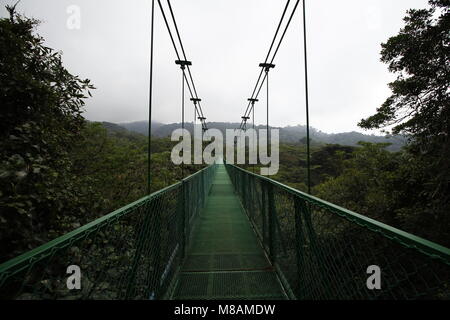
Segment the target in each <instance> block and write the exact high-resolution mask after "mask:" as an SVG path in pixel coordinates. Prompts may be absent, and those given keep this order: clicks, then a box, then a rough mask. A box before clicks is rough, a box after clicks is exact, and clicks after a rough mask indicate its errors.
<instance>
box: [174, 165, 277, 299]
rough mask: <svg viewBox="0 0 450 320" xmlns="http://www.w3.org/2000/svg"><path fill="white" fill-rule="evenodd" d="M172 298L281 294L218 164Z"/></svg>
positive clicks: (246, 296)
mask: <svg viewBox="0 0 450 320" xmlns="http://www.w3.org/2000/svg"><path fill="white" fill-rule="evenodd" d="M194 228H195V229H194V232H192V234H193V236H192V239H191V241H190V246H189V248H188V251H187V256H186V260H185V263H184V264H183V266H182V270H181V274H180V277H179V280H178V284H177V287H176V290H175V293H174V297H173V298H174V299H284V298H285V295H284V293H283V290H282V287H281V285H280V282H279V281H278V278H277V275H276V273H275V271H274V270H273V268H272V266H271V265H270V263H269V261H268V259H267V257H266V255H265V253H264V251H263V249H262V247H261V245H260V244H259V242H258V240H257V238H256V235H255V233H254V231H253V229H252V226H251V224H250V222H249V220H248V218H247V216H246V214H245V212H244V210H243V208H242V206H241V203H240V201H239V199H238V197H237V195H236V194H235V193H234V189H233V185H232V184H231V180H230V178H229V176H228V174H227V172H226V170H225V166H224V165H219V166H218V169H217V173H216V176H215V178H214V181H213V185H212V188H211V191H210V194H209V197H208V200H207V202H206V207H205V209H204V210H203V211H202V213H201V215H200V216H199V217H198V220H197V222H196V226H195V227H194Z"/></svg>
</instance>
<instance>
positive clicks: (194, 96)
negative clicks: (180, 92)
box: [158, 0, 206, 128]
mask: <svg viewBox="0 0 450 320" xmlns="http://www.w3.org/2000/svg"><path fill="white" fill-rule="evenodd" d="M168 4H169V10H170V11H171V16H172V19H173V22H174V26H175V29H176V33H177V37H178V40H179V42H180V47H181V51H182V54H183V57H184V59H185V60H186V53H185V51H184V46H183V43H182V42H181V37H180V35H179V31H178V26H177V24H176V21H175V16H174V14H173V10H172V7H171V5H170V2H169V1H168ZM158 5H159V8H160V10H161V14H162V16H163V19H164V23H165V25H166V28H167V31H168V32H169V36H170V40H171V42H172V46H173V48H174V50H175V54H176V56H177V59H178V60H181V58H180V54H179V51H178V48H177V45H176V44H175V39H174V36H173V34H172V30H171V28H170V25H169V22H168V19H167V16H166V14H165V11H164V8H163V6H162V4H161V0H158ZM187 68H188V74H189V75H190V79H191V82H192V88H193V89H194V91H192V89H191V85H190V83H189V80H188V78H187V77H186V74H185V73H184V72H183V77H184V79H185V80H186V85H187V87H188V90H189V93H190V96H191V98H196V99H198V95H197V93H196V89H195V84H194V82H193V78H192V74H191V72H190V69H189V66H187ZM194 93H195V94H194ZM199 109H200V110H197V106H195V112H196V113H197V114H198V115H199V116H200V117H201V118H204V115H203V110H201V106H200V105H199ZM203 126H204V128H206V123H202V127H203Z"/></svg>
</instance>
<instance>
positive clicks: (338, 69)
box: [0, 0, 427, 133]
mask: <svg viewBox="0 0 450 320" xmlns="http://www.w3.org/2000/svg"><path fill="white" fill-rule="evenodd" d="M163 2H164V1H163ZM0 3H1V8H0V15H1V16H5V15H6V10H5V9H4V6H5V4H13V3H15V0H13V1H10V0H7V1H6V0H0ZM294 3H295V1H294V0H292V1H291V5H292V6H293V4H294ZM171 4H172V7H173V9H174V12H175V16H176V19H177V22H178V26H179V28H180V32H181V37H182V40H183V43H184V46H185V49H186V54H187V56H188V59H189V60H192V62H193V66H192V69H191V70H192V72H193V76H194V80H195V82H196V86H197V90H198V93H199V96H200V97H201V98H202V100H203V101H202V107H203V109H204V113H205V116H206V117H207V118H208V119H207V121H226V122H239V121H240V117H241V116H242V115H243V112H244V109H245V107H246V100H247V98H248V97H249V96H250V94H251V91H252V90H253V86H254V85H255V82H256V78H257V76H258V73H259V68H258V64H259V63H260V62H263V60H264V58H265V55H266V53H267V50H268V48H269V45H270V42H271V40H272V37H273V34H274V32H275V29H276V26H277V23H278V20H279V18H280V16H281V13H282V10H283V8H284V5H285V1H276V0H172V1H171ZM69 5H77V6H79V8H80V9H81V29H79V30H70V29H69V28H67V19H68V17H69V14H68V13H67V12H66V10H67V7H68V6H69ZM426 6H427V1H426V0H395V1H393V0H341V1H336V0H309V1H307V23H308V33H309V34H308V58H309V75H310V78H309V79H310V117H311V125H312V126H313V127H316V128H318V129H320V130H322V131H325V132H330V133H331V132H343V131H352V130H356V131H362V130H361V129H359V128H358V127H357V123H358V121H359V120H360V119H362V118H364V117H366V116H369V115H371V114H373V113H374V112H375V109H376V108H377V107H378V106H380V105H381V104H382V103H383V102H384V100H385V99H386V98H387V97H388V96H389V89H388V87H387V83H388V82H390V81H392V80H393V79H394V77H393V75H392V74H389V73H388V71H387V66H386V65H384V64H382V63H381V62H380V54H379V52H380V50H381V46H380V44H381V43H382V42H385V41H386V40H387V39H388V38H389V37H390V36H393V35H396V34H397V33H398V31H399V29H400V28H401V27H402V26H403V21H402V19H403V17H404V16H405V13H406V10H407V9H409V8H424V7H426ZM155 8H156V14H155V16H156V21H155V26H156V30H155V58H154V59H155V60H154V61H155V65H154V66H155V67H154V103H153V106H154V107H153V119H154V120H157V121H161V122H165V123H169V122H179V121H180V120H181V111H180V108H181V107H180V99H181V97H180V95H181V92H180V86H181V78H180V77H181V76H180V69H179V67H178V66H176V65H175V64H174V60H175V58H176V57H175V53H174V50H173V49H172V46H171V42H170V38H169V35H168V33H167V30H166V28H165V25H164V22H163V20H162V17H161V14H160V12H159V7H158V6H157V3H156V4H155ZM300 9H301V5H299V8H298V9H297V12H296V14H295V16H294V19H293V21H292V23H291V26H290V29H289V31H288V33H287V35H286V38H285V40H284V42H283V44H282V46H281V49H280V51H279V53H278V56H277V58H276V60H275V62H274V63H275V64H276V68H275V69H274V70H273V71H271V73H270V105H271V111H270V119H271V120H270V121H271V125H274V126H285V125H296V124H304V123H305V111H304V100H305V99H304V83H303V47H302V42H303V40H302V20H301V10H300ZM18 11H19V12H22V13H25V15H27V16H32V17H35V18H37V19H39V20H41V21H42V22H43V23H42V24H41V26H40V27H39V28H38V33H39V34H40V35H42V36H43V37H44V38H45V39H46V41H47V45H48V46H50V47H52V48H54V49H57V50H61V51H62V52H63V60H64V63H65V65H66V67H67V68H68V70H69V71H70V72H72V73H74V74H78V75H80V77H82V78H90V79H91V80H92V82H93V84H94V85H95V86H96V87H97V88H98V89H97V90H95V91H94V92H93V98H91V99H90V100H88V101H87V107H86V113H85V116H86V117H87V118H88V119H90V120H104V121H111V122H125V121H134V120H144V119H147V118H148V78H149V76H148V75H149V71H148V70H149V48H150V36H149V35H150V13H151V1H150V0H145V1H144V0H127V1H119V0H116V1H114V0H70V1H66V0H39V1H36V0H22V1H21V2H20V4H19V5H18ZM167 14H168V12H167ZM263 92H265V91H263ZM186 117H187V119H188V121H192V120H191V119H192V118H193V107H192V105H191V104H190V102H189V103H188V104H187V112H186ZM264 121H265V93H262V95H261V96H260V103H259V104H258V105H257V107H256V122H257V123H262V122H264Z"/></svg>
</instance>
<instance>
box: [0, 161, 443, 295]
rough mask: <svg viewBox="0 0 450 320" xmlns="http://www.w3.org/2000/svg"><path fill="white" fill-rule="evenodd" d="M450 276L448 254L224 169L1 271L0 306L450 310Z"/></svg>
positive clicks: (93, 224)
mask: <svg viewBox="0 0 450 320" xmlns="http://www.w3.org/2000/svg"><path fill="white" fill-rule="evenodd" d="M73 265H75V266H78V267H79V269H80V271H81V282H80V283H81V284H80V288H79V289H69V287H68V285H67V284H68V283H69V282H70V281H72V280H70V279H71V278H70V277H71V273H70V272H69V273H68V271H67V270H68V267H69V266H73ZM374 265H375V266H378V267H379V268H380V270H381V289H376V290H373V288H369V287H368V286H367V280H368V278H369V276H370V274H368V273H367V270H368V268H369V266H374ZM449 271H450V250H449V249H448V248H445V247H442V246H440V245H438V244H436V243H433V242H430V241H427V240H425V239H422V238H419V237H417V236H415V235H412V234H409V233H407V232H404V231H402V230H398V229H395V228H393V227H391V226H388V225H385V224H383V223H380V222H378V221H376V220H373V219H370V218H368V217H365V216H363V215H360V214H358V213H355V212H352V211H350V210H347V209H344V208H341V207H339V206H337V205H334V204H332V203H329V202H326V201H324V200H321V199H319V198H316V197H313V196H311V195H309V194H306V193H303V192H300V191H298V190H295V189H292V188H290V187H288V186H285V185H283V184H280V183H278V182H276V181H274V180H271V179H269V178H267V177H263V176H260V175H257V174H254V173H251V172H249V171H246V170H244V169H242V168H240V167H237V166H234V165H230V164H227V163H225V164H214V165H211V166H209V167H207V168H205V169H203V170H200V171H199V172H197V173H195V174H193V175H192V176H190V177H187V178H185V179H183V180H182V181H180V182H178V183H176V184H174V185H171V186H169V187H167V188H164V189H162V190H160V191H158V192H155V193H153V194H151V195H148V196H146V197H144V198H142V199H139V200H137V201H135V202H133V203H130V204H128V205H126V206H125V207H123V208H120V209H118V210H116V211H114V212H111V213H109V214H107V215H105V216H103V217H101V218H99V219H97V220H95V221H92V222H91V223H88V224H86V225H84V226H82V227H80V228H78V229H76V230H73V231H72V232H69V233H67V234H65V235H63V236H61V237H59V238H57V239H54V240H52V241H50V242H48V243H46V244H44V245H42V246H40V247H38V248H35V249H33V250H31V251H29V252H26V253H24V254H22V255H20V256H18V257H16V258H14V259H11V260H9V261H6V262H4V263H3V264H0V299H144V300H149V299H150V300H154V299H299V300H301V299H306V300H329V299H346V300H348V299H450V289H449V288H450V272H449Z"/></svg>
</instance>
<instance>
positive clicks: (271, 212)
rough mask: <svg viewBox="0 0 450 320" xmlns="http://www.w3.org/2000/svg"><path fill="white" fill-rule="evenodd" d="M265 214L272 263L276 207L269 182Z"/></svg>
mask: <svg viewBox="0 0 450 320" xmlns="http://www.w3.org/2000/svg"><path fill="white" fill-rule="evenodd" d="M266 189H267V209H268V210H267V214H268V222H269V230H268V231H269V254H270V259H271V262H272V263H275V260H276V252H275V247H276V243H275V241H276V237H275V223H276V221H275V219H276V209H275V198H274V190H273V185H272V184H271V183H267V188H266Z"/></svg>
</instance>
